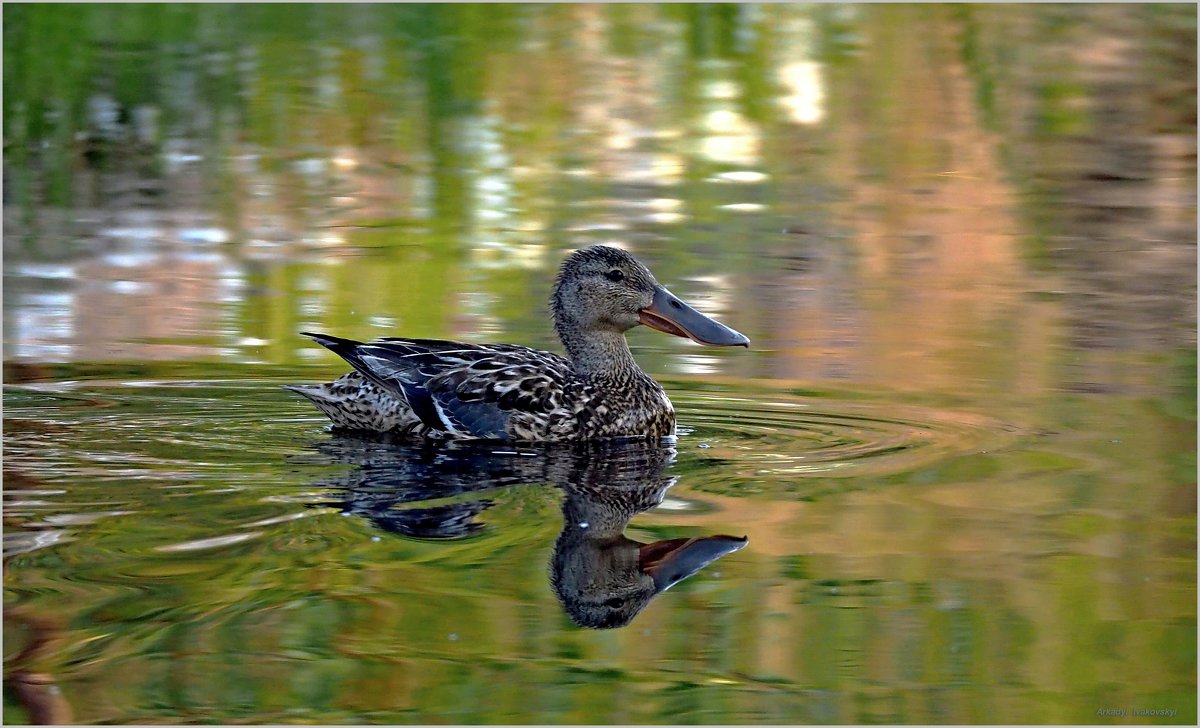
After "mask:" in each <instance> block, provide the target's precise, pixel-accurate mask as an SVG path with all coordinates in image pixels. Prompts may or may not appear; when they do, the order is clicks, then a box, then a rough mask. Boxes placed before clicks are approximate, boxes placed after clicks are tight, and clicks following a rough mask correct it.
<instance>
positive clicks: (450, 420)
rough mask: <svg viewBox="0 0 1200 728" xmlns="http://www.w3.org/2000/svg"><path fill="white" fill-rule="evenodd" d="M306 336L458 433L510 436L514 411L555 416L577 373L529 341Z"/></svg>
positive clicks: (438, 426) (430, 423) (427, 418)
mask: <svg viewBox="0 0 1200 728" xmlns="http://www.w3.org/2000/svg"><path fill="white" fill-rule="evenodd" d="M305 335H306V336H310V337H311V338H312V339H313V340H315V341H316V342H317V343H319V344H321V345H322V346H324V347H326V348H328V349H330V350H331V351H333V352H334V353H336V354H338V355H339V356H341V357H342V358H343V359H345V360H346V361H347V362H349V364H350V365H351V366H353V367H354V368H355V370H357V371H358V372H360V373H361V374H362V375H363V376H365V377H366V378H367V379H369V380H371V381H372V382H374V383H375V384H377V385H379V386H381V387H383V388H384V389H386V390H388V391H390V392H392V393H394V394H397V395H398V396H400V397H402V398H403V399H404V401H405V402H407V403H408V406H409V407H410V408H411V409H412V411H413V413H414V414H416V415H417V417H418V418H420V420H421V422H422V424H424V425H426V426H427V427H429V428H430V429H432V430H435V431H439V432H443V433H446V434H447V435H449V436H451V437H481V438H499V439H504V438H507V437H508V436H509V433H510V427H509V424H510V421H511V420H512V418H513V417H514V416H519V417H521V419H522V421H523V422H526V423H527V422H528V421H529V420H530V418H534V419H537V418H546V419H548V418H549V417H550V415H551V414H552V413H553V412H555V411H557V410H560V409H562V407H563V404H564V398H565V397H566V390H567V389H568V385H569V384H570V383H571V382H572V380H573V379H574V377H575V375H574V372H573V370H572V369H571V365H570V363H569V362H568V361H567V360H566V359H564V358H563V357H561V356H558V355H557V354H551V353H550V352H546V351H540V350H537V349H530V348H528V347H524V346H514V345H507V344H465V343H461V342H453V341H445V340H441V339H400V338H387V339H379V340H376V341H372V342H370V343H361V342H357V341H353V340H350V339H342V338H339V337H336V336H327V335H325V334H305Z"/></svg>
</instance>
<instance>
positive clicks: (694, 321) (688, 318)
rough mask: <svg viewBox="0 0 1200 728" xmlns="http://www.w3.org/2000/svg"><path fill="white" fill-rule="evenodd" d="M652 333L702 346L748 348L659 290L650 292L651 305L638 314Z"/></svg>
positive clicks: (745, 341) (735, 336)
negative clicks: (658, 332)
mask: <svg viewBox="0 0 1200 728" xmlns="http://www.w3.org/2000/svg"><path fill="white" fill-rule="evenodd" d="M638 320H640V321H641V322H642V323H643V324H645V325H646V326H649V327H650V328H652V329H655V330H658V331H662V332H663V333H667V334H673V335H675V336H682V337H684V338H687V339H691V340H692V341H694V342H696V343H697V344H704V345H706V346H745V347H749V346H750V339H748V338H746V337H745V335H743V334H741V333H739V332H737V331H734V330H733V329H731V328H729V327H728V326H726V325H725V324H723V323H721V322H719V321H714V320H713V319H710V318H709V317H707V316H705V315H704V314H702V313H700V312H699V311H697V310H696V309H694V308H692V307H691V306H689V305H687V304H686V303H684V302H683V301H680V300H679V298H678V297H677V296H675V294H673V293H671V292H670V291H668V290H667V289H666V288H663V287H662V286H658V287H657V288H655V289H654V301H653V303H651V304H650V305H649V306H647V307H646V308H643V309H642V310H641V312H640V314H639V317H638Z"/></svg>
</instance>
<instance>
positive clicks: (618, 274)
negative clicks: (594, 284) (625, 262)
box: [604, 268, 625, 283]
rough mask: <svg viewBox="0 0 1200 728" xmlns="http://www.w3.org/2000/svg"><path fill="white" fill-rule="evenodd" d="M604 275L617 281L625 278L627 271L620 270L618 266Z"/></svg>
mask: <svg viewBox="0 0 1200 728" xmlns="http://www.w3.org/2000/svg"><path fill="white" fill-rule="evenodd" d="M604 277H605V278H607V279H608V280H610V281H612V282H613V283H617V282H619V281H623V280H625V271H623V270H620V269H618V268H613V269H612V270H610V271H609V272H607V273H605V274H604Z"/></svg>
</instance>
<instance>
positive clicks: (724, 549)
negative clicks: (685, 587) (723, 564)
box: [638, 536, 749, 592]
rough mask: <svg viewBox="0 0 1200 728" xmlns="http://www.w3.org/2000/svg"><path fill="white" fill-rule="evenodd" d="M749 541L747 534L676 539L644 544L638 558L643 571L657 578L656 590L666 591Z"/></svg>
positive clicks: (655, 580) (655, 582) (655, 581)
mask: <svg viewBox="0 0 1200 728" xmlns="http://www.w3.org/2000/svg"><path fill="white" fill-rule="evenodd" d="M747 543H749V539H748V538H746V537H745V536H742V537H740V538H739V537H737V536H705V537H703V538H673V539H671V540H669V541H655V542H654V543H648V544H644V545H643V546H641V547H640V548H639V549H638V552H639V553H638V558H639V562H640V566H641V568H642V571H643V572H645V573H647V574H649V575H650V577H651V578H652V579H654V590H655V591H657V592H662V591H666V590H667V589H669V588H671V587H672V586H674V585H675V584H678V583H679V582H681V581H683V580H684V579H686V578H688V577H689V576H691V575H692V574H695V573H696V572H697V571H699V570H701V569H703V568H704V567H705V566H708V565H709V564H711V563H712V562H714V561H716V560H717V559H719V558H721V557H722V556H724V555H726V554H730V553H733V552H734V551H737V550H738V549H740V548H742V547H743V546H745V545H746V544H747Z"/></svg>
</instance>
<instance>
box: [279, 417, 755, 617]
mask: <svg viewBox="0 0 1200 728" xmlns="http://www.w3.org/2000/svg"><path fill="white" fill-rule="evenodd" d="M312 449H313V450H314V452H315V455H306V456H303V457H302V458H300V459H299V460H301V461H304V462H307V463H311V464H314V465H315V464H328V463H330V462H333V463H341V464H347V465H351V466H353V467H352V469H351V470H349V471H347V472H345V473H342V474H339V475H335V476H332V477H325V478H321V479H319V480H318V481H316V483H315V484H316V485H318V486H320V487H323V488H327V489H328V496H327V497H321V498H320V499H319V500H317V501H314V502H313V503H312V505H314V506H320V507H335V508H338V509H339V510H341V511H342V513H344V514H348V515H354V516H359V517H361V518H365V519H367V520H368V521H370V522H371V523H372V524H374V525H375V526H377V527H379V528H381V529H383V530H385V531H388V532H390V533H395V534H400V535H403V536H407V537H411V538H420V539H429V540H445V539H459V538H463V537H466V536H470V535H471V534H474V533H477V532H478V531H480V530H481V529H482V528H483V524H481V523H480V522H479V520H478V516H479V514H481V513H482V512H483V511H485V510H487V509H488V508H491V507H492V506H494V505H495V503H496V501H495V499H494V495H495V494H496V492H497V491H498V490H500V489H504V488H509V487H513V486H518V485H534V484H541V483H546V484H549V485H552V486H554V487H557V488H560V489H561V490H562V491H563V493H564V498H563V501H562V515H563V526H562V531H561V532H560V533H559V535H558V538H557V539H556V540H555V543H554V550H553V553H552V556H551V558H550V584H551V586H552V587H553V589H554V592H555V594H556V596H557V597H558V599H559V602H560V603H561V604H562V606H563V609H564V610H565V611H566V612H567V614H568V616H570V618H571V620H572V621H574V622H575V623H576V624H578V625H580V626H582V627H591V628H597V629H602V628H611V627H621V626H625V625H627V624H629V623H630V622H631V621H632V620H633V618H634V617H635V616H637V615H638V614H639V613H640V612H641V611H642V610H643V609H645V608H646V606H647V605H648V604H649V603H650V602H651V601H652V600H653V598H654V597H655V596H657V595H659V594H661V593H663V592H664V591H666V590H667V589H669V588H670V587H671V586H673V585H675V584H677V583H679V582H680V581H683V580H684V579H686V578H688V577H689V576H692V575H693V574H695V573H697V572H698V571H700V570H701V569H703V568H704V567H705V566H707V565H709V564H711V563H712V562H714V561H716V560H717V559H719V558H721V557H722V556H725V555H726V554H729V553H732V552H734V551H737V550H739V549H741V548H742V547H744V546H745V545H746V544H747V543H748V542H749V539H748V538H747V537H746V536H731V535H716V536H705V537H694V538H673V539H663V540H659V541H653V542H650V543H642V542H639V541H636V540H633V539H631V538H628V537H626V536H625V529H626V528H627V527H628V526H629V522H630V521H631V520H632V519H633V517H634V516H636V515H638V514H639V513H642V512H644V511H647V510H650V509H651V508H654V507H655V506H657V505H659V504H660V503H662V501H663V497H664V496H665V495H666V492H667V490H668V489H669V488H671V486H673V485H674V484H675V481H676V478H675V477H674V476H671V475H669V474H668V467H669V465H670V464H671V462H673V461H674V459H675V447H674V444H673V443H672V442H670V441H647V440H614V441H607V442H603V443H587V444H577V445H536V446H519V447H515V446H511V445H499V444H496V443H478V442H476V443H470V442H467V443H463V442H448V443H419V444H414V443H407V442H396V441H394V440H390V439H388V438H385V437H370V436H359V435H347V434H335V435H334V436H333V437H331V438H330V439H328V440H323V441H321V442H317V443H315V444H314V445H313V446H312Z"/></svg>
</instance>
